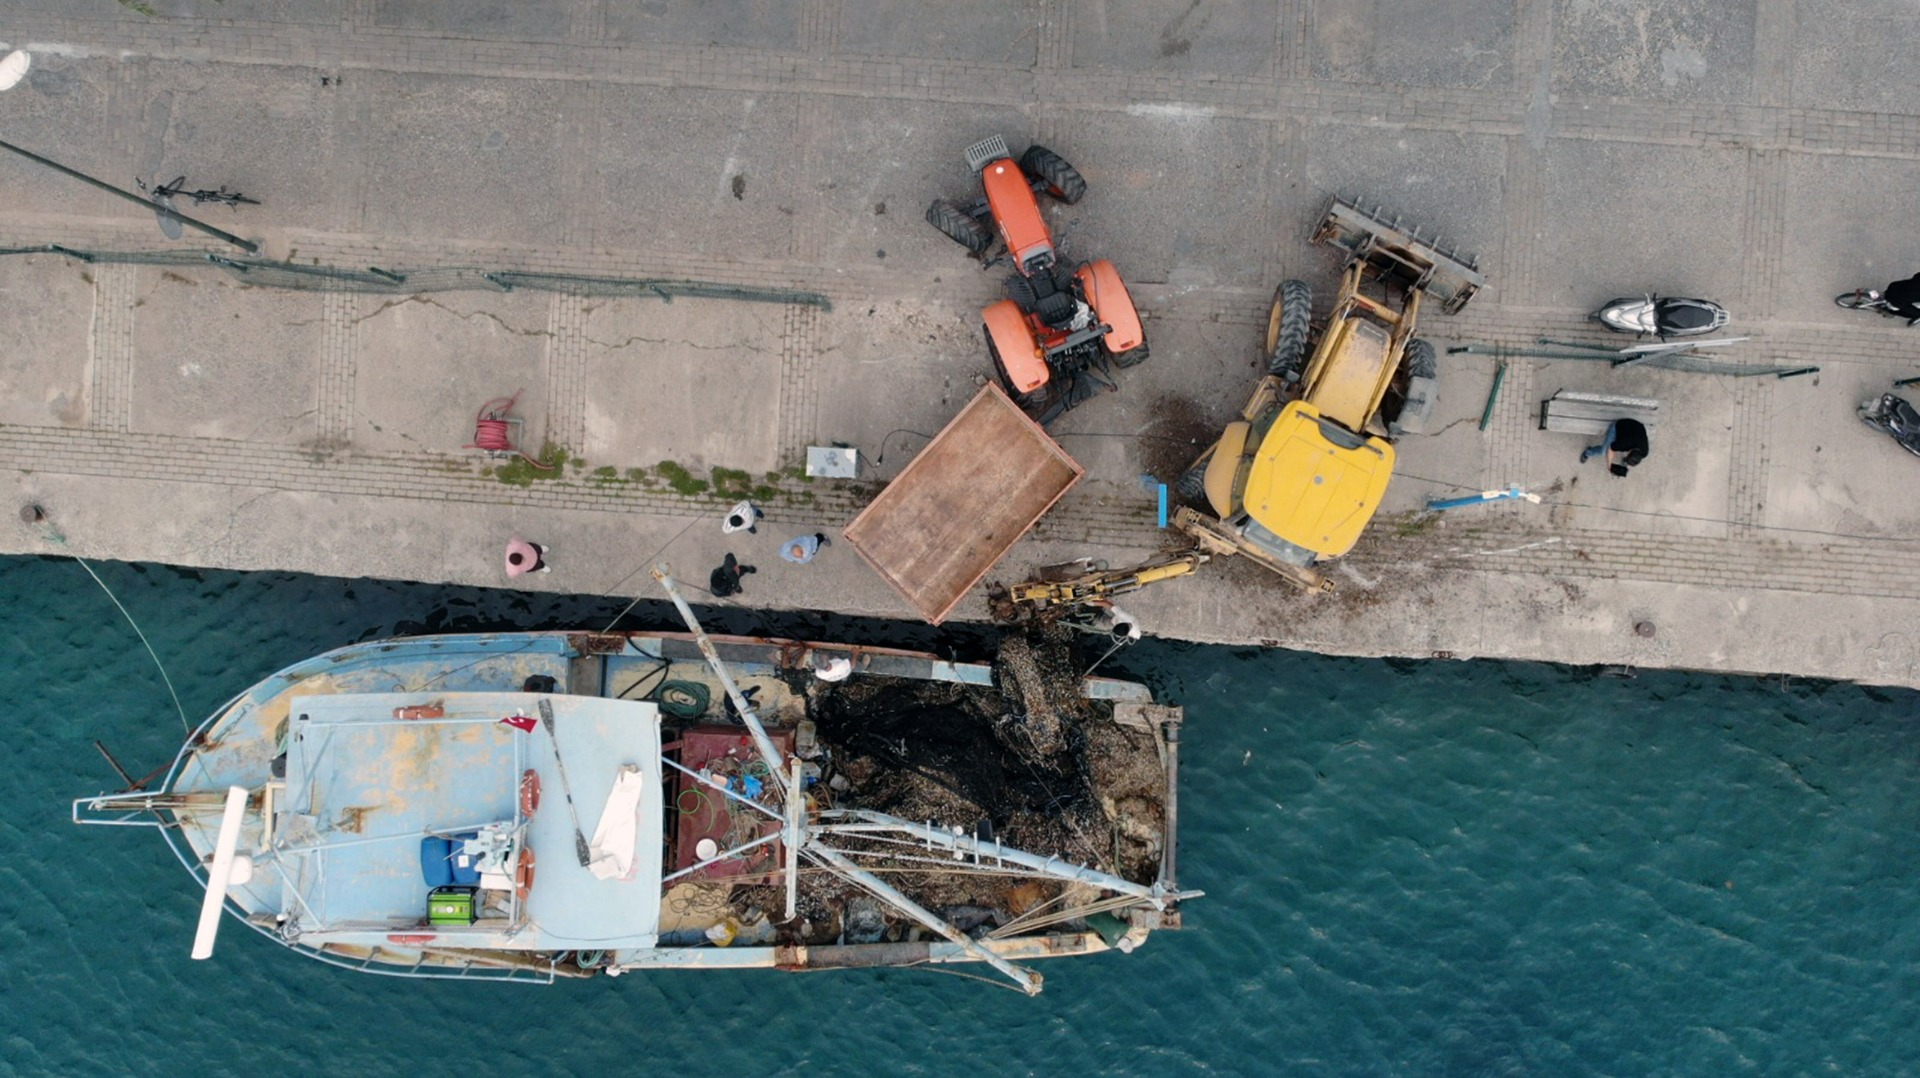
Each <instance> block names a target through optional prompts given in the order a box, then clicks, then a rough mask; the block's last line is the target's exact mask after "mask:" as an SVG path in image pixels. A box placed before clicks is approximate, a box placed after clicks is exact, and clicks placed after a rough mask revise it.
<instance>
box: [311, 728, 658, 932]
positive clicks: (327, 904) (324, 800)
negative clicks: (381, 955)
mask: <svg viewBox="0 0 1920 1078" xmlns="http://www.w3.org/2000/svg"><path fill="white" fill-rule="evenodd" d="M541 702H545V703H547V704H548V705H549V706H550V707H551V708H552V710H553V715H554V723H553V735H552V736H551V737H549V736H548V733H547V731H546V729H545V728H543V727H542V726H541V725H539V723H538V721H537V719H534V720H533V722H534V729H533V730H531V731H523V730H520V729H517V728H516V727H514V726H512V725H508V724H506V723H503V722H502V721H501V719H502V718H503V717H506V716H511V715H525V716H537V715H538V704H540V703H541ZM403 708H426V709H431V710H433V711H438V712H441V713H442V714H440V715H437V716H434V717H427V718H418V719H397V718H395V715H396V713H397V712H399V710H400V709H403ZM292 720H293V721H292V725H291V730H290V744H289V748H288V757H287V784H286V791H285V800H284V802H283V805H284V810H283V811H282V812H281V813H280V818H281V820H282V821H283V822H282V825H281V826H282V829H283V834H282V836H281V839H282V841H283V842H290V843H292V849H291V850H290V851H289V850H284V849H283V852H282V853H281V855H280V857H281V859H282V864H283V866H284V873H283V874H284V877H285V880H286V883H287V884H288V886H286V887H285V888H284V889H283V895H282V909H281V912H282V913H283V914H285V915H287V916H296V915H297V916H299V917H300V920H301V923H302V925H303V929H302V931H303V939H304V940H305V941H306V942H309V943H314V942H322V941H335V942H343V941H344V942H352V941H357V940H359V939H361V938H362V937H364V936H366V935H368V934H369V933H372V934H375V935H384V934H387V933H389V932H393V931H403V932H404V931H405V930H408V929H420V930H424V931H431V932H433V933H435V934H436V935H438V936H439V937H441V938H440V941H439V942H441V943H442V944H443V945H447V946H486V947H507V948H510V949H517V950H565V949H568V948H574V947H586V946H593V947H608V948H612V947H647V946H652V945H653V943H654V940H655V936H656V932H657V927H658V922H659V914H660V875H661V872H660V857H659V847H660V842H661V835H662V824H663V819H662V809H661V796H660V789H661V776H660V770H661V768H660V724H659V712H658V710H657V709H656V708H655V707H654V705H652V704H649V703H642V702H639V701H628V700H606V699H596V698H592V697H581V696H550V695H542V694H533V693H508V692H494V693H371V694H354V695H329V696H300V697H295V698H294V700H293V701H292ZM556 745H557V748H558V759H556V752H555V750H556ZM561 763H564V764H565V767H566V781H563V780H562V778H561V774H560V764H561ZM626 766H635V767H638V768H640V772H641V774H642V776H643V777H644V783H643V790H645V791H646V792H645V793H644V794H643V796H642V799H641V803H640V809H639V821H640V822H639V841H638V846H639V850H638V856H636V857H635V858H634V859H633V865H634V872H633V875H632V876H631V877H630V878H627V879H600V878H597V877H596V876H595V875H593V874H592V873H591V872H589V871H588V869H587V868H586V867H585V866H583V865H582V864H581V863H580V860H579V858H578V857H577V856H576V850H575V832H574V821H573V818H572V816H571V815H570V814H569V813H568V810H567V801H566V797H565V796H564V792H565V790H566V788H567V785H568V783H569V782H570V783H571V788H572V791H573V803H574V805H575V806H576V807H577V809H578V812H579V817H580V819H579V826H580V829H581V832H582V833H583V834H585V835H591V834H592V833H593V831H594V828H595V825H596V824H597V822H598V821H599V818H600V814H601V808H602V806H604V805H605V804H606V803H607V799H608V795H609V793H610V792H611V791H612V789H613V786H614V780H615V778H616V776H617V774H618V772H619V771H620V770H621V768H623V767H626ZM526 770H532V771H533V772H534V773H536V774H537V775H538V776H539V777H540V782H541V786H542V788H543V795H542V798H541V804H540V807H539V810H538V811H536V812H535V813H534V814H533V815H532V817H531V818H527V817H523V816H521V815H520V811H519V809H520V799H519V789H520V779H521V775H522V773H523V772H524V771H526ZM493 823H500V824H504V825H507V826H508V827H519V826H521V825H523V824H524V826H525V831H524V842H525V847H526V848H527V849H530V850H531V851H532V853H533V855H534V856H533V870H532V874H531V887H530V888H529V889H528V891H527V894H526V896H525V900H524V902H522V901H520V899H519V898H518V896H517V894H516V891H515V889H514V887H512V886H511V884H512V882H513V880H514V878H515V872H516V870H517V869H518V864H517V863H516V862H512V861H509V862H508V863H506V864H505V866H504V869H505V871H504V873H502V874H501V875H499V876H498V877H495V878H493V879H492V880H491V882H492V883H493V884H494V885H495V886H493V887H491V888H489V887H486V884H487V883H488V882H489V880H488V879H484V878H483V880H482V881H481V887H482V889H481V891H480V896H481V898H482V899H483V900H485V902H486V908H485V910H484V912H483V915H482V916H481V917H480V918H479V920H477V921H476V922H475V923H474V924H473V925H471V926H464V925H452V926H450V925H445V924H438V925H433V926H431V928H430V929H427V928H426V918H427V903H428V891H429V883H428V881H427V879H426V877H425V875H424V874H423V868H422V852H421V845H422V838H423V837H424V836H427V835H430V834H433V835H450V834H456V833H466V832H473V831H475V830H478V829H479V828H481V827H482V826H484V825H487V824H493ZM516 856H518V855H516ZM465 936H471V937H473V938H472V939H471V940H463V939H462V937H465Z"/></svg>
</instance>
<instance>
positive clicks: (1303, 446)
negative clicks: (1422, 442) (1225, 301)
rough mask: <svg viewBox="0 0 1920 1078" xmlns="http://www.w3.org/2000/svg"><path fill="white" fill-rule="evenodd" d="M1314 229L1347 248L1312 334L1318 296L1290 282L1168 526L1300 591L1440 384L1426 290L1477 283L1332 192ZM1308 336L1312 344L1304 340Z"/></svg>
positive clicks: (1394, 225) (1344, 544) (1373, 501)
mask: <svg viewBox="0 0 1920 1078" xmlns="http://www.w3.org/2000/svg"><path fill="white" fill-rule="evenodd" d="M1312 242H1314V243H1316V244H1321V245H1325V246H1329V247H1333V248H1336V249H1338V250H1340V251H1343V252H1345V254H1346V265H1345V268H1344V269H1343V270H1342V271H1341V274H1340V291H1339V293H1338V294H1337V295H1336V296H1335V297H1334V304H1333V311H1332V313H1331V314H1329V315H1328V317H1327V321H1326V324H1325V326H1324V328H1322V329H1321V331H1320V335H1319V338H1318V340H1317V341H1316V340H1314V339H1312V309H1313V295H1312V292H1311V291H1310V290H1309V289H1308V287H1307V285H1306V283H1305V282H1303V281H1285V282H1283V283H1282V284H1281V285H1280V288H1279V289H1278V291H1277V292H1276V293H1275V294H1274V298H1273V309H1272V313H1271V314H1270V316H1269V318H1268V321H1267V339H1266V354H1267V375H1266V377H1264V378H1262V379H1261V380H1260V383H1259V385H1257V386H1256V387H1255V388H1254V391H1253V397H1252V398H1251V399H1250V400H1249V401H1248V402H1247V406H1246V407H1245V408H1244V409H1242V410H1241V413H1240V418H1239V419H1237V420H1235V421H1234V422H1232V423H1229V424H1227V427H1226V430H1224V431H1223V432H1221V435H1220V438H1219V439H1218V440H1217V441H1215V442H1214V444H1213V445H1212V446H1210V447H1209V448H1208V449H1207V450H1206V452H1204V453H1202V454H1201V455H1200V458H1199V459H1198V460H1196V461H1195V462H1194V464H1193V466H1192V467H1191V468H1189V469H1188V470H1187V471H1186V473H1185V474H1183V475H1182V476H1181V477H1180V478H1179V480H1178V481H1177V482H1176V483H1175V488H1176V490H1177V491H1178V493H1179V494H1180V495H1181V497H1182V498H1184V499H1186V500H1187V501H1188V502H1191V503H1193V504H1194V505H1197V506H1201V507H1203V508H1204V509H1205V510H1207V512H1202V511H1200V510H1199V509H1195V508H1182V509H1181V510H1180V511H1179V512H1178V513H1177V514H1176V515H1175V516H1174V520H1173V523H1174V526H1175V527H1177V528H1179V529H1180V530H1181V531H1183V532H1185V533H1186V534H1188V535H1190V536H1192V537H1193V539H1194V541H1195V543H1196V544H1197V546H1198V548H1199V549H1200V550H1202V551H1204V552H1206V553H1209V554H1216V555H1221V556H1225V555H1232V554H1244V555H1246V556H1247V557H1250V558H1252V559H1253V560H1255V561H1257V562H1259V563H1260V564H1262V565H1264V566H1266V567H1267V568H1269V569H1272V570H1273V571H1275V572H1277V573H1279V574H1280V575H1281V576H1282V577H1283V578H1285V579H1286V580H1287V581H1288V582H1289V583H1291V584H1294V585H1295V586H1297V587H1300V588H1302V589H1304V590H1309V591H1331V590H1332V588H1333V585H1332V583H1331V582H1330V581H1328V580H1327V579H1326V577H1325V576H1324V575H1323V574H1322V573H1321V572H1319V571H1318V570H1316V569H1315V568H1314V566H1315V565H1316V564H1317V563H1319V562H1322V561H1325V560H1327V559H1330V558H1337V557H1339V556H1341V555H1342V554H1345V553H1346V552H1347V551H1349V550H1351V549H1353V545H1354V544H1355V543H1356V542H1358V541H1359V539H1360V534H1361V533H1362V532H1363V531H1365V530H1366V527H1367V524H1368V522H1369V521H1371V520H1372V519H1373V515H1374V513H1375V511H1377V510H1378V509H1379V507H1380V500H1381V498H1382V497H1383V496H1384V495H1385V494H1386V490H1387V481H1388V480H1389V479H1390V478H1392V475H1393V463H1394V451H1393V439H1394V438H1396V437H1398V436H1399V435H1400V434H1403V433H1419V432H1420V430H1421V428H1422V426H1423V424H1424V423H1425V421H1426V419H1427V418H1428V417H1429V416H1430V415H1431V413H1432V408H1433V402H1434V397H1435V389H1436V370H1435V363H1434V351H1433V347H1432V345H1430V344H1428V343H1427V342H1425V341H1422V340H1417V339H1415V338H1414V330H1415V325H1416V322H1417V320H1418V317H1419V314H1420V308H1421V306H1422V303H1423V301H1425V302H1431V303H1435V304H1438V305H1439V307H1440V309H1441V310H1443V311H1445V312H1446V313H1448V314H1454V313H1456V312H1458V311H1459V310H1460V309H1461V308H1462V307H1465V306H1466V304H1467V301H1468V300H1470V299H1472V298H1473V295H1474V293H1475V292H1477V291H1479V289H1480V288H1481V287H1482V286H1483V285H1484V284H1485V283H1486V278H1484V277H1482V276H1481V274H1480V272H1479V270H1478V268H1477V267H1476V266H1475V265H1474V264H1473V262H1472V261H1471V260H1470V259H1467V258H1463V257H1462V256H1460V255H1458V254H1455V253H1453V252H1451V251H1448V250H1445V249H1444V248H1442V247H1441V246H1440V245H1439V244H1438V243H1437V242H1435V241H1431V240H1423V239H1421V238H1420V234H1419V230H1418V229H1415V230H1413V231H1411V232H1409V231H1406V230H1404V229H1403V228H1402V227H1401V225H1400V222H1399V221H1398V220H1397V219H1396V220H1392V221H1389V220H1387V219H1386V218H1385V217H1384V216H1383V215H1382V214H1381V211H1380V210H1379V209H1377V208H1376V209H1374V210H1371V211H1368V210H1363V209H1361V208H1360V206H1359V205H1358V204H1356V203H1353V202H1348V201H1346V200H1343V199H1340V198H1335V199H1333V200H1332V202H1331V204H1330V205H1329V206H1328V207H1327V212H1326V213H1325V215H1324V216H1322V218H1321V220H1320V224H1319V226H1318V227H1317V228H1316V229H1315V230H1314V233H1313V237H1312ZM1310 346H1311V351H1309V347H1310Z"/></svg>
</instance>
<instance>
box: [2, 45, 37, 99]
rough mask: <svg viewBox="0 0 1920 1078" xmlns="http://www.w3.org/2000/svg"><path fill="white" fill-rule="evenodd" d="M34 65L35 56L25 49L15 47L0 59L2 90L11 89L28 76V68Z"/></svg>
mask: <svg viewBox="0 0 1920 1078" xmlns="http://www.w3.org/2000/svg"><path fill="white" fill-rule="evenodd" d="M32 66H33V57H32V56H29V55H28V54H27V50H25V49H15V50H13V51H12V52H10V53H8V54H7V55H6V58H5V59H0V90H11V89H13V88H14V86H15V84H17V83H18V82H19V81H20V80H21V79H24V78H26V77H27V68H29V67H32Z"/></svg>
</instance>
